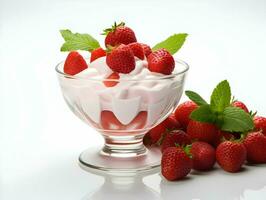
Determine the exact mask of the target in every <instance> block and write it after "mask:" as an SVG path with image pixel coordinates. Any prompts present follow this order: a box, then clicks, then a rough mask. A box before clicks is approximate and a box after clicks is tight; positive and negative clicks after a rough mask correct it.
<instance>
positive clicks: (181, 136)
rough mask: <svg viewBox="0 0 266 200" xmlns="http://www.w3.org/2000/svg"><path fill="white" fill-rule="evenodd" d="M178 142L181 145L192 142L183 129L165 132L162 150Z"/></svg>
mask: <svg viewBox="0 0 266 200" xmlns="http://www.w3.org/2000/svg"><path fill="white" fill-rule="evenodd" d="M177 144H178V145H180V146H183V145H188V144H191V140H190V137H189V136H188V135H187V134H186V133H185V132H184V131H181V130H172V131H170V132H169V133H165V135H164V136H163V137H162V143H161V151H162V152H164V151H165V150H166V149H167V148H169V147H175V146H176V145H177Z"/></svg>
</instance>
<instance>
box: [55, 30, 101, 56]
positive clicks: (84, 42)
mask: <svg viewBox="0 0 266 200" xmlns="http://www.w3.org/2000/svg"><path fill="white" fill-rule="evenodd" d="M60 33H61V35H62V37H63V38H64V40H65V43H64V44H63V45H62V47H61V49H60V50H61V51H73V50H85V51H93V50H94V49H97V48H98V47H100V44H99V42H98V41H97V40H96V39H94V38H93V37H92V36H90V35H89V34H80V33H72V32H71V31H70V30H68V29H66V30H60Z"/></svg>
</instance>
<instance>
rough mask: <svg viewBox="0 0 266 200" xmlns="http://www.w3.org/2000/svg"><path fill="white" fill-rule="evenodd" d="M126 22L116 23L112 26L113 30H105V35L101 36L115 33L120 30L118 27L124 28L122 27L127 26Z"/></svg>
mask: <svg viewBox="0 0 266 200" xmlns="http://www.w3.org/2000/svg"><path fill="white" fill-rule="evenodd" d="M125 25H126V24H125V22H120V23H119V24H117V23H116V22H115V23H114V25H112V27H111V28H107V29H104V30H103V33H101V35H107V34H108V33H110V32H115V30H116V29H117V28H118V27H122V26H125Z"/></svg>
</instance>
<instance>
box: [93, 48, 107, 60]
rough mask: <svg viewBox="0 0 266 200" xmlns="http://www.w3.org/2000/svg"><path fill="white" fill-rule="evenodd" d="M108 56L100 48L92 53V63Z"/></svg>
mask: <svg viewBox="0 0 266 200" xmlns="http://www.w3.org/2000/svg"><path fill="white" fill-rule="evenodd" d="M104 56H106V52H105V50H104V49H103V48H101V47H99V48H97V49H95V50H93V51H92V52H91V59H90V62H93V61H94V60H96V59H98V58H101V57H104Z"/></svg>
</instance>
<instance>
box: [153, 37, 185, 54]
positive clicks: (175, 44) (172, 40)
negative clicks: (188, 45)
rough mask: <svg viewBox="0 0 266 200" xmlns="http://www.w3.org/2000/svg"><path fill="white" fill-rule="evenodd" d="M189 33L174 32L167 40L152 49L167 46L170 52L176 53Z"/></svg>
mask: <svg viewBox="0 0 266 200" xmlns="http://www.w3.org/2000/svg"><path fill="white" fill-rule="evenodd" d="M187 35H188V34H187V33H179V34H174V35H172V36H170V37H168V38H167V39H166V40H164V41H162V42H160V43H158V44H156V45H155V46H154V47H153V48H152V50H153V51H155V50H158V49H161V48H165V49H166V50H167V51H169V53H171V54H172V55H174V54H175V53H176V52H177V51H178V50H179V49H180V48H181V47H182V45H183V44H184V42H185V40H186V37H187Z"/></svg>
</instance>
